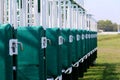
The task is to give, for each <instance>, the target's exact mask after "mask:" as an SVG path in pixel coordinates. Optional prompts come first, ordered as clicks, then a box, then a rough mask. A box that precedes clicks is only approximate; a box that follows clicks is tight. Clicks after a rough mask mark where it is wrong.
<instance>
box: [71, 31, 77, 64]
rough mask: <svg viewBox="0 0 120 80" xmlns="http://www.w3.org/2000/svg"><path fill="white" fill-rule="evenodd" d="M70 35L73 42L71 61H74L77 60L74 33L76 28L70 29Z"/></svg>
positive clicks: (75, 33)
mask: <svg viewBox="0 0 120 80" xmlns="http://www.w3.org/2000/svg"><path fill="white" fill-rule="evenodd" d="M71 35H72V37H73V42H72V46H71V48H72V51H71V52H72V63H73V64H74V63H76V62H77V56H78V55H77V45H76V44H77V40H76V35H77V30H76V29H72V30H71Z"/></svg>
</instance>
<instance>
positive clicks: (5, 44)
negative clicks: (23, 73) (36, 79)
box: [0, 24, 13, 80]
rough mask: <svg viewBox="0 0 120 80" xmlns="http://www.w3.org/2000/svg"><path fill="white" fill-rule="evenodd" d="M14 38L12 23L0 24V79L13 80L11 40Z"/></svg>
mask: <svg viewBox="0 0 120 80" xmlns="http://www.w3.org/2000/svg"><path fill="white" fill-rule="evenodd" d="M12 38H13V28H12V27H11V26H10V24H2V25H0V80H13V75H12V74H13V73H12V70H13V65H12V56H10V54H9V40H10V39H12Z"/></svg>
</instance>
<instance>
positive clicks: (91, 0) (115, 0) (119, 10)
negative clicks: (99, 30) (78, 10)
mask: <svg viewBox="0 0 120 80" xmlns="http://www.w3.org/2000/svg"><path fill="white" fill-rule="evenodd" d="M85 8H86V9H87V11H88V13H90V14H93V15H94V17H95V19H96V20H106V19H108V20H111V21H112V22H115V23H118V24H120V0H85Z"/></svg>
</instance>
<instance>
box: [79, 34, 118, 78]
mask: <svg viewBox="0 0 120 80" xmlns="http://www.w3.org/2000/svg"><path fill="white" fill-rule="evenodd" d="M79 80H120V35H99V36H98V58H97V61H96V65H95V66H94V67H90V69H88V72H87V73H85V76H84V78H83V79H79Z"/></svg>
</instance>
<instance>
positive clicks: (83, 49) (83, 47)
mask: <svg viewBox="0 0 120 80" xmlns="http://www.w3.org/2000/svg"><path fill="white" fill-rule="evenodd" d="M84 56H85V30H82V57H84Z"/></svg>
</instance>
